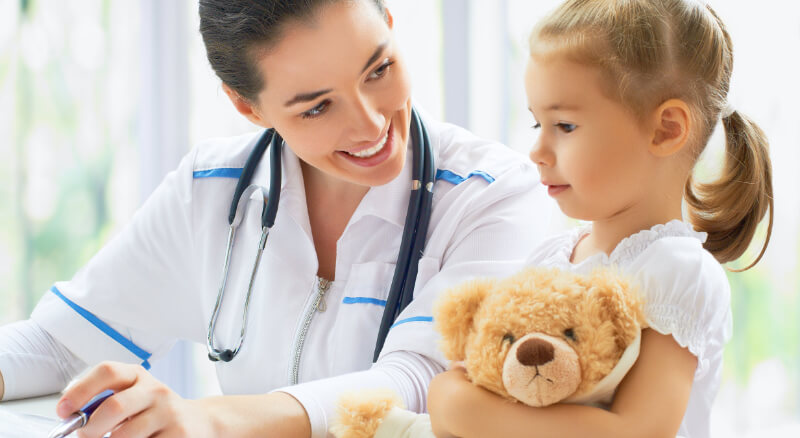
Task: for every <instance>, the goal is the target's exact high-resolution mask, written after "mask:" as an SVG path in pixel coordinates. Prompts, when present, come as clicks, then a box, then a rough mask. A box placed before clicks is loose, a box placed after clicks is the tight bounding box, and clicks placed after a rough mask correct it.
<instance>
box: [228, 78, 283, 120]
mask: <svg viewBox="0 0 800 438" xmlns="http://www.w3.org/2000/svg"><path fill="white" fill-rule="evenodd" d="M222 91H224V92H225V94H227V95H228V99H230V100H231V103H233V107H234V108H236V111H238V112H239V114H241V115H243V116H245V117H246V118H247V120H249V121H250V122H251V123H253V124H255V125H258V126H261V127H263V128H267V129H269V128H271V126H270V125H269V124H268V123H267V122H266V121H265V120H264V119H263V117H261V114H259V111H258V108H257V107H256V105H255V104H254V103H252V102H251V101H250V100H248V99H245V98H244V97H242V95H241V94H239V93H238V92H236V90H234V89H233V88H231V87H229V86H228V84H226V83H224V82H223V83H222Z"/></svg>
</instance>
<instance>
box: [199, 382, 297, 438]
mask: <svg viewBox="0 0 800 438" xmlns="http://www.w3.org/2000/svg"><path fill="white" fill-rule="evenodd" d="M197 402H198V403H201V404H203V405H204V406H205V407H206V408H207V410H208V412H210V413H213V415H212V417H213V418H214V426H215V430H214V434H213V436H238V437H243V438H248V437H254V438H256V437H264V436H279V437H287V438H309V437H311V424H310V423H309V420H308V415H306V411H305V409H304V408H303V406H302V405H301V404H300V402H298V401H297V400H295V399H294V397H292V396H291V395H289V394H286V393H283V392H273V393H270V394H260V395H228V396H219V397H210V398H206V399H202V400H198V401H197Z"/></svg>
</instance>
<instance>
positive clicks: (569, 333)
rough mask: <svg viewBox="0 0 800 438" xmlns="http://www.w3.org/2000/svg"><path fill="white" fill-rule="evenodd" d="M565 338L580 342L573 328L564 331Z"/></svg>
mask: <svg viewBox="0 0 800 438" xmlns="http://www.w3.org/2000/svg"><path fill="white" fill-rule="evenodd" d="M564 336H566V337H567V339H569V340H571V341H577V340H578V337H577V336H575V331H574V330H572V329H571V328H568V329H566V330H564Z"/></svg>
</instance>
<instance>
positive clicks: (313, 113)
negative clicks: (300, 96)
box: [300, 99, 331, 119]
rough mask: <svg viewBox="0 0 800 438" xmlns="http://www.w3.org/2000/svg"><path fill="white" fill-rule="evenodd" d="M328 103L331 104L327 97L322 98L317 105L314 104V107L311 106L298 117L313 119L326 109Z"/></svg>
mask: <svg viewBox="0 0 800 438" xmlns="http://www.w3.org/2000/svg"><path fill="white" fill-rule="evenodd" d="M330 104H331V101H330V100H327V99H326V100H323V101H322V102H320V103H319V105H317V106H315V107H314V108H311V109H310V110H308V111H304V112H302V113H300V117H302V118H304V119H313V118H315V117H319V116H321V115H322V114H323V113H324V112H325V110H327V109H328V106H330Z"/></svg>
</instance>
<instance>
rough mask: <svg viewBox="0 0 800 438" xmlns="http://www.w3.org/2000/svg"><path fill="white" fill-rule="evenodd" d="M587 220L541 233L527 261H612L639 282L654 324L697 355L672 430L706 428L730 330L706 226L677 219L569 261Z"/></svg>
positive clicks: (725, 289)
mask: <svg viewBox="0 0 800 438" xmlns="http://www.w3.org/2000/svg"><path fill="white" fill-rule="evenodd" d="M589 232H591V225H587V226H583V227H580V228H577V229H575V230H573V231H571V232H568V233H565V234H561V235H559V236H556V237H553V238H550V239H548V240H546V241H545V242H544V243H543V244H542V245H540V246H539V247H537V249H536V250H534V252H533V253H532V254H531V256H530V257H529V258H528V261H527V264H528V265H534V266H543V267H554V268H559V269H563V270H566V271H571V272H575V273H580V274H588V273H590V272H591V271H592V270H594V269H596V268H599V267H607V266H614V267H616V268H618V269H620V271H621V272H622V273H624V274H627V275H629V276H630V278H632V279H633V280H634V281H636V282H637V283H638V285H639V286H640V287H641V290H642V293H643V297H644V313H645V317H646V319H647V323H648V325H649V326H650V328H652V329H653V330H656V331H657V332H659V333H661V334H665V335H672V337H673V338H674V339H675V340H676V341H677V342H678V344H680V345H681V346H682V347H684V348H688V349H689V351H690V352H691V353H692V354H694V355H695V356H697V370H696V371H695V375H694V382H693V383H692V392H691V396H690V398H689V404H688V406H687V409H686V414H685V415H684V418H683V421H682V423H681V427H680V430H679V432H678V436H680V437H685V438H700V437H708V436H709V435H710V433H711V432H710V415H711V406H712V403H713V401H714V396H715V395H716V393H717V390H718V389H719V384H720V378H721V371H722V353H723V347H724V345H725V343H726V342H727V341H728V340H729V339H730V337H731V333H732V317H731V307H730V286H729V284H728V280H727V277H726V276H725V271H724V269H723V268H722V266H721V265H720V264H719V263H718V262H717V261H716V259H714V257H713V256H712V255H711V253H709V252H708V251H706V250H705V249H704V248H703V243H704V242H705V240H706V233H700V232H696V231H694V230H693V229H692V227H691V225H689V224H688V223H685V222H681V221H679V220H674V221H671V222H668V223H666V224H660V225H656V226H654V227H653V228H651V229H649V230H643V231H640V232H638V233H636V234H633V235H631V236H628V237H626V238H625V239H623V240H622V241H621V242H620V243H619V244H618V245H617V247H616V248H614V251H612V252H611V254H610V255H607V254H604V253H598V254H595V255H593V256H591V257H589V258H587V259H585V260H583V261H581V262H580V263H575V264H573V263H571V262H570V258H571V256H572V252H573V250H574V248H575V246H576V245H577V243H578V242H579V241H580V239H581V238H583V237H584V236H585V235H587V234H588V233H589Z"/></svg>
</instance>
